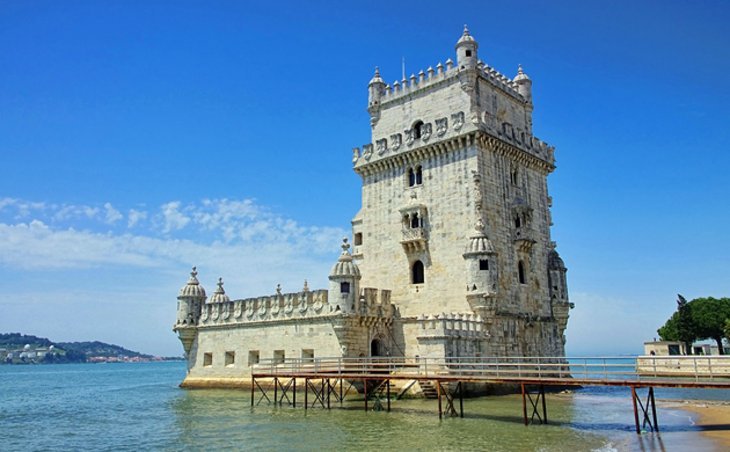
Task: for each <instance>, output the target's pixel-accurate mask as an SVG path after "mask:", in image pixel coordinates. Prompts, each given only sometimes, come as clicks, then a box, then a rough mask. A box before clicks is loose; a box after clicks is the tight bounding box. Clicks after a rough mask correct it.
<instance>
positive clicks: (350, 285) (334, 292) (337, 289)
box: [328, 237, 361, 314]
mask: <svg viewBox="0 0 730 452" xmlns="http://www.w3.org/2000/svg"><path fill="white" fill-rule="evenodd" d="M360 278H361V276H360V268H359V267H358V266H357V264H355V263H354V262H353V261H352V255H351V254H350V244H349V243H347V237H345V238H343V239H342V254H340V258H339V259H338V260H337V263H336V264H335V265H334V266H333V267H332V271H330V275H329V280H330V287H329V294H328V299H329V300H330V304H333V305H335V306H336V308H335V309H337V307H339V309H340V311H341V312H343V313H346V314H350V313H353V312H355V301H356V300H357V299H358V297H359V296H360Z"/></svg>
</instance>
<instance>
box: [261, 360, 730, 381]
mask: <svg viewBox="0 0 730 452" xmlns="http://www.w3.org/2000/svg"><path fill="white" fill-rule="evenodd" d="M252 373H253V374H254V375H257V376H272V377H273V376H286V375H312V376H315V375H316V376H333V377H347V376H353V377H357V376H369V377H376V376H378V375H388V376H389V378H394V377H397V378H415V379H423V378H449V379H459V380H521V381H523V380H533V379H534V380H548V379H549V380H553V381H555V380H564V381H565V382H566V383H567V382H575V381H578V380H582V381H602V382H617V383H619V382H622V381H626V380H632V381H651V380H656V379H667V378H668V377H669V378H672V379H675V378H676V379H681V380H692V381H695V382H701V381H707V380H710V381H712V380H716V379H730V356H728V357H725V356H638V357H580V358H573V357H505V356H500V357H460V358H425V357H377V358H341V357H332V358H293V359H292V358H289V359H285V360H281V359H278V360H277V359H271V360H261V361H260V362H259V363H258V364H256V365H254V366H253V368H252Z"/></svg>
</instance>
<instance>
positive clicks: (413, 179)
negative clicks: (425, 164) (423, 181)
mask: <svg viewBox="0 0 730 452" xmlns="http://www.w3.org/2000/svg"><path fill="white" fill-rule="evenodd" d="M414 185H416V173H415V172H413V168H408V186H409V187H413V186H414Z"/></svg>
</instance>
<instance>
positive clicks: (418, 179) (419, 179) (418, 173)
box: [416, 165, 423, 185]
mask: <svg viewBox="0 0 730 452" xmlns="http://www.w3.org/2000/svg"><path fill="white" fill-rule="evenodd" d="M422 183H423V168H421V166H420V165H419V166H417V167H416V185H421V184H422Z"/></svg>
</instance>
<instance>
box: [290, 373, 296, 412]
mask: <svg viewBox="0 0 730 452" xmlns="http://www.w3.org/2000/svg"><path fill="white" fill-rule="evenodd" d="M292 380H293V381H292V385H293V386H294V393H293V394H292V402H291V405H292V406H293V407H294V408H296V407H297V379H296V378H294V379H292Z"/></svg>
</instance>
